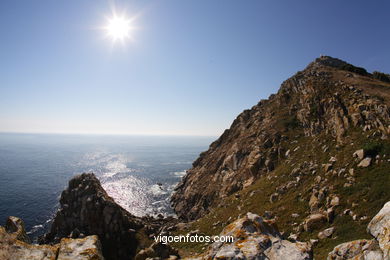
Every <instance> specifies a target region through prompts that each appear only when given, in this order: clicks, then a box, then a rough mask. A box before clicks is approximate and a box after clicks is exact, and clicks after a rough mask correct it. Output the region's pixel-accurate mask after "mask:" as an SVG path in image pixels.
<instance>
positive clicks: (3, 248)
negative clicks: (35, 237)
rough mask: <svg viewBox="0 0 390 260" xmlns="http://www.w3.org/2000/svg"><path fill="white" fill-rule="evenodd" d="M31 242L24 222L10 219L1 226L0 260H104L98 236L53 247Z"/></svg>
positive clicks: (67, 239) (13, 218) (65, 241)
mask: <svg viewBox="0 0 390 260" xmlns="http://www.w3.org/2000/svg"><path fill="white" fill-rule="evenodd" d="M29 242H30V241H29V239H28V237H27V235H26V231H25V229H24V224H23V221H22V220H21V219H20V218H17V217H9V218H8V219H7V222H6V225H5V226H4V227H2V226H0V259H2V260H13V259H19V260H24V259H26V260H27V259H28V260H49V259H50V260H70V259H72V260H90V259H94V260H104V257H103V256H102V252H101V246H100V242H99V239H98V237H97V236H87V237H84V238H79V239H72V238H63V239H61V240H60V242H59V243H57V244H53V245H34V244H30V243H29Z"/></svg>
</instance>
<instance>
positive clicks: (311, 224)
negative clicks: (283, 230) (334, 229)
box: [303, 213, 327, 232]
mask: <svg viewBox="0 0 390 260" xmlns="http://www.w3.org/2000/svg"><path fill="white" fill-rule="evenodd" d="M326 221H327V218H326V216H325V215H323V214H321V213H317V214H312V215H310V216H308V217H307V218H306V219H305V221H304V225H303V227H304V229H305V231H309V232H311V231H312V230H314V229H317V228H318V227H320V226H322V225H323V224H324V223H326Z"/></svg>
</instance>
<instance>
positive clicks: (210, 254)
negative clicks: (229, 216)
mask: <svg viewBox="0 0 390 260" xmlns="http://www.w3.org/2000/svg"><path fill="white" fill-rule="evenodd" d="M219 237H220V238H221V237H223V238H224V239H229V238H230V237H231V238H232V241H228V242H214V243H213V244H212V245H211V246H210V249H209V250H208V251H207V252H206V253H205V254H204V255H203V256H202V259H269V260H280V259H290V260H309V259H312V250H311V245H310V244H309V243H303V242H295V243H293V242H290V241H288V240H284V239H283V238H282V236H281V234H280V233H279V231H278V229H277V227H276V225H275V223H274V222H273V221H272V220H264V219H263V218H261V217H260V216H258V215H256V214H252V213H248V214H247V215H246V216H245V217H243V218H240V219H238V220H236V221H234V222H233V223H231V224H229V225H228V226H227V227H225V228H224V230H223V231H222V233H221V234H220V235H219Z"/></svg>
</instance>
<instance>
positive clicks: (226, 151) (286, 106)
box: [172, 56, 390, 220]
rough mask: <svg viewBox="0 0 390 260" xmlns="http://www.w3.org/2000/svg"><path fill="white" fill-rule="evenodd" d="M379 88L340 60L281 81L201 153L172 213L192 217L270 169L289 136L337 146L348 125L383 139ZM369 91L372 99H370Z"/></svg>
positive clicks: (326, 60) (388, 116)
mask: <svg viewBox="0 0 390 260" xmlns="http://www.w3.org/2000/svg"><path fill="white" fill-rule="evenodd" d="M345 68H347V69H348V70H350V71H346V70H345ZM351 71H353V72H351ZM355 72H356V73H355ZM381 84H384V83H383V82H382V83H381V82H380V81H377V80H375V79H373V78H372V77H370V75H369V74H367V73H366V72H365V73H364V71H362V70H361V68H356V67H354V66H352V65H350V64H348V63H346V62H343V61H341V60H338V59H334V58H331V57H327V56H323V57H320V58H318V59H316V60H315V61H314V62H312V63H311V64H309V66H308V67H307V68H306V69H305V70H303V71H300V72H298V73H296V74H295V75H294V76H293V77H291V78H290V79H288V80H286V81H285V82H283V84H282V85H281V88H280V90H279V91H278V93H277V94H275V95H271V96H270V97H269V99H268V100H261V101H260V102H259V103H258V104H257V105H255V106H253V107H252V108H251V109H249V110H245V111H244V112H242V113H241V114H240V115H239V116H238V117H237V118H236V119H235V120H234V122H233V123H232V125H231V127H230V128H229V129H227V130H225V132H224V133H223V134H222V135H221V137H219V138H218V139H217V140H216V141H215V142H213V143H212V144H211V145H210V147H209V149H208V150H207V151H205V152H203V153H201V154H200V156H199V158H198V159H197V160H196V161H195V162H194V163H193V166H192V168H191V169H190V170H189V171H188V173H187V175H186V176H185V177H184V178H183V179H182V181H181V182H180V183H179V185H178V186H177V187H176V190H175V193H174V194H173V196H172V205H173V207H174V210H175V211H176V213H177V214H178V216H179V217H180V218H182V219H186V220H194V219H197V218H199V217H201V216H202V215H204V214H206V213H207V212H208V209H209V208H210V207H214V206H218V202H219V201H221V199H223V198H224V197H226V196H228V195H230V194H232V193H234V192H236V191H239V190H241V189H243V188H245V187H247V186H249V185H250V184H252V183H253V182H255V181H256V180H257V179H258V178H259V177H260V176H262V175H264V174H266V173H268V172H271V171H273V169H274V168H276V167H277V166H278V165H279V164H281V163H282V162H283V160H284V159H285V158H286V157H287V156H288V151H286V148H285V147H284V146H283V141H285V140H286V138H287V136H288V135H289V134H290V133H292V132H294V133H295V134H299V135H305V136H317V135H319V134H326V135H330V136H332V137H333V138H334V139H335V140H336V142H337V143H338V144H343V142H344V138H345V134H346V131H347V130H348V129H351V128H354V129H360V130H361V131H366V130H371V131H372V130H375V131H376V133H377V135H379V136H382V138H387V136H388V134H389V128H388V125H389V123H390V112H389V109H388V106H387V104H388V103H389V100H386V98H383V99H381V98H377V97H375V94H376V93H375V91H374V90H375V89H376V88H377V89H379V88H380V90H381V91H382V94H383V96H384V97H387V95H388V94H389V93H387V92H388V88H387V90H386V88H384V87H383V86H382V85H381ZM362 86H363V87H364V88H363V87H362ZM362 89H363V90H362ZM370 91H371V92H372V94H373V95H372V96H369V95H367V93H368V92H370ZM386 91H387V92H386ZM371 92H370V93H371ZM284 143H285V142H284Z"/></svg>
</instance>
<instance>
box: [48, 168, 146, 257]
mask: <svg viewBox="0 0 390 260" xmlns="http://www.w3.org/2000/svg"><path fill="white" fill-rule="evenodd" d="M60 204H61V207H60V209H59V210H58V212H57V214H56V216H55V218H54V221H53V224H52V226H51V230H50V232H49V233H48V234H46V235H45V237H44V239H43V241H44V242H46V243H48V242H51V243H58V242H59V240H60V239H61V238H64V237H78V236H80V235H81V236H82V235H97V236H98V237H99V240H100V241H101V244H102V249H103V255H104V256H105V257H106V258H107V259H130V258H131V257H133V256H134V255H135V252H136V249H137V247H138V245H139V242H138V240H137V238H136V233H137V232H138V231H139V230H140V229H141V228H142V227H143V226H144V225H143V223H142V221H141V220H140V219H139V218H136V217H134V216H133V215H131V214H130V213H128V212H127V211H126V210H124V209H123V208H122V207H120V206H119V205H118V204H116V203H115V202H114V200H113V199H112V198H111V197H109V196H108V195H107V193H106V191H105V190H104V189H103V188H102V187H101V185H100V182H99V180H98V179H97V178H96V177H95V175H94V174H92V173H88V174H87V173H84V174H81V175H79V176H76V177H75V178H73V179H71V180H70V181H69V187H68V188H67V189H66V190H64V191H63V192H62V195H61V199H60Z"/></svg>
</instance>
